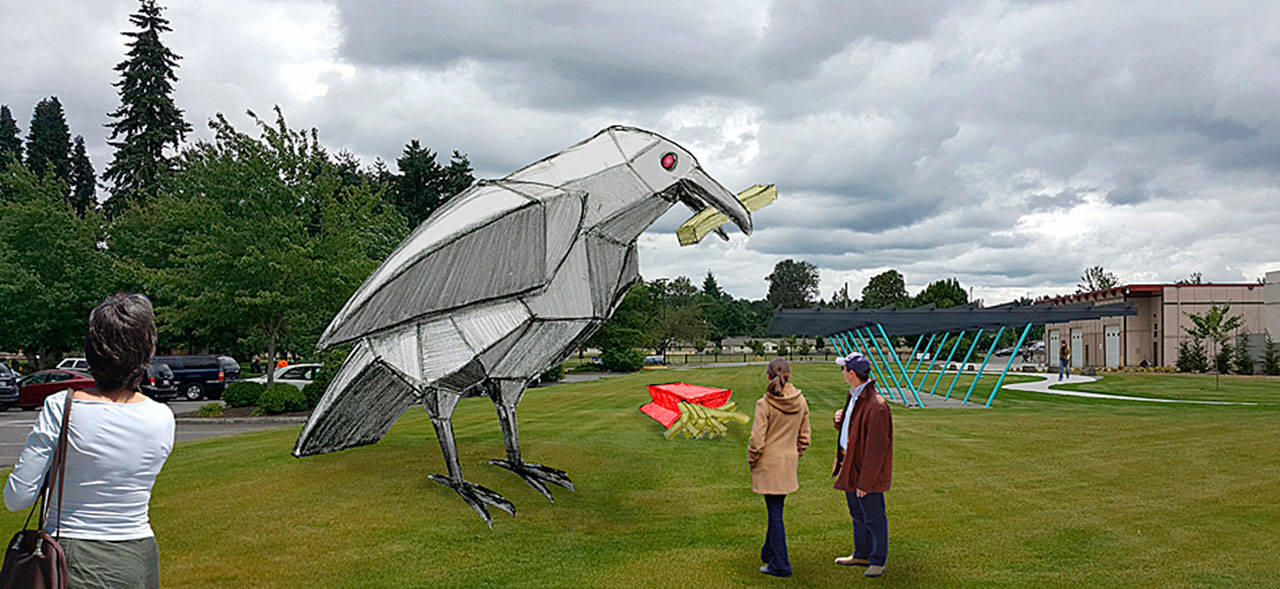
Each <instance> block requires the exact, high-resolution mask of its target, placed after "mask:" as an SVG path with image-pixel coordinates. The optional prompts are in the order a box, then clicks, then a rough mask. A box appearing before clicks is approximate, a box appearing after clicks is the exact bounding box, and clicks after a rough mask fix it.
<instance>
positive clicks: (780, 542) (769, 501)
mask: <svg viewBox="0 0 1280 589" xmlns="http://www.w3.org/2000/svg"><path fill="white" fill-rule="evenodd" d="M786 498H787V496H786V495H765V496H764V505H765V507H767V508H768V509H769V530H768V531H767V532H765V535H764V546H762V547H760V560H762V561H764V563H765V564H767V565H769V570H772V571H773V572H774V573H777V574H779V575H782V576H784V577H789V576H791V561H789V560H787V529H786V528H785V527H783V525H782V502H783V500H785V499H786Z"/></svg>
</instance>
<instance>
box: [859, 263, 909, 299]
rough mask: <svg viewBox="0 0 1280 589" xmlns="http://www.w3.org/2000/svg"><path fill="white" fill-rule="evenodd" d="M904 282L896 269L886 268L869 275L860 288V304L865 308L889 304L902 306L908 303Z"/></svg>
mask: <svg viewBox="0 0 1280 589" xmlns="http://www.w3.org/2000/svg"><path fill="white" fill-rule="evenodd" d="M909 301H910V297H908V296H907V286H906V282H905V281H904V280H903V279H902V274H900V273H898V271H897V270H886V271H884V272H881V273H880V274H877V275H875V276H872V277H871V280H870V281H868V282H867V285H866V286H864V287H863V288H862V306H863V307H864V308H867V309H878V308H880V307H888V306H890V305H897V306H904V305H906V304H908V302H909Z"/></svg>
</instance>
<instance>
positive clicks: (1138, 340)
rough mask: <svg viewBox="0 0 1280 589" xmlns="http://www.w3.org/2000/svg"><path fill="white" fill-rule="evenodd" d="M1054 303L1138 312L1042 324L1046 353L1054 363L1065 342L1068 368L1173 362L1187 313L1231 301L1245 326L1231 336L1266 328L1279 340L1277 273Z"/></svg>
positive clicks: (1121, 289)
mask: <svg viewBox="0 0 1280 589" xmlns="http://www.w3.org/2000/svg"><path fill="white" fill-rule="evenodd" d="M1049 302H1053V303H1083V302H1095V303H1099V304H1104V303H1121V302H1123V303H1131V304H1132V305H1133V306H1134V307H1136V308H1137V310H1138V314H1137V315H1135V316H1128V317H1107V318H1103V319H1093V320H1088V321H1072V322H1069V323H1050V324H1048V325H1045V330H1044V341H1045V346H1046V347H1045V351H1046V353H1047V356H1048V359H1049V362H1050V364H1054V365H1056V363H1057V355H1058V343H1059V342H1060V341H1062V340H1066V341H1067V345H1068V346H1069V347H1070V349H1071V366H1072V367H1084V366H1092V367H1102V366H1141V365H1143V364H1144V363H1145V365H1147V366H1172V365H1173V364H1174V362H1175V361H1177V359H1178V345H1179V344H1180V343H1181V342H1182V341H1184V340H1187V339H1190V337H1189V336H1188V335H1187V332H1186V329H1185V328H1192V327H1194V324H1192V322H1191V319H1190V318H1189V317H1188V314H1190V313H1204V312H1205V311H1208V310H1209V308H1210V307H1212V306H1213V305H1230V306H1231V310H1230V314H1231V315H1239V316H1240V317H1241V318H1242V319H1243V323H1244V327H1242V328H1241V329H1240V330H1239V333H1236V334H1235V335H1237V336H1241V335H1252V334H1263V333H1267V332H1270V334H1271V336H1272V337H1273V338H1276V339H1280V272H1270V273H1268V274H1267V278H1266V284H1258V283H1250V284H1129V285H1125V286H1118V287H1115V288H1111V289H1107V290H1099V291H1094V292H1087V293H1081V294H1075V295H1069V296H1064V297H1058V298H1056V299H1052V300H1051V301H1049Z"/></svg>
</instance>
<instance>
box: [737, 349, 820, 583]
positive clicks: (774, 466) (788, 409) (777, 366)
mask: <svg viewBox="0 0 1280 589" xmlns="http://www.w3.org/2000/svg"><path fill="white" fill-rule="evenodd" d="M765 375H766V376H767V377H768V379H769V385H768V386H767V388H766V389H765V395H764V396H763V397H761V398H760V400H759V401H756V419H755V423H754V424H752V426H751V440H750V442H748V444H747V463H748V464H750V465H751V490H752V491H753V492H756V493H760V494H761V495H764V504H765V508H766V509H767V510H768V512H769V527H768V531H767V532H766V533H765V536H764V546H762V547H761V548H760V560H761V561H763V562H764V563H765V564H764V566H762V567H760V572H762V573H764V574H766V575H774V576H777V577H790V576H791V561H790V560H788V559H787V531H786V528H785V527H784V526H783V524H782V503H783V500H785V499H786V498H787V494H788V493H794V492H796V490H797V489H799V488H800V483H799V480H798V478H797V476H796V468H798V467H799V464H800V457H801V456H803V455H804V451H805V448H808V447H809V404H808V403H806V402H805V400H804V395H802V394H800V391H799V390H798V389H796V388H795V387H794V386H791V365H790V364H788V363H787V361H786V360H784V359H782V358H774V359H773V361H772V362H769V368H768V370H766V371H765Z"/></svg>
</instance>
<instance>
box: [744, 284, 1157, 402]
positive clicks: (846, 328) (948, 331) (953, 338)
mask: <svg viewBox="0 0 1280 589" xmlns="http://www.w3.org/2000/svg"><path fill="white" fill-rule="evenodd" d="M1120 315H1137V310H1136V309H1135V308H1134V306H1133V305H1131V304H1128V303H1118V304H1108V305H1095V304H1093V303H1081V304H1075V305H1050V304H1038V305H1018V304H1014V303H1010V304H1007V305H1000V306H997V307H986V308H982V307H977V306H973V305H968V306H963V307H951V308H947V309H936V308H934V307H932V306H928V307H917V308H914V309H897V308H892V307H890V308H883V309H784V310H780V311H777V312H776V313H774V315H773V319H772V320H771V321H770V322H769V333H770V334H773V335H804V336H811V337H822V338H826V340H827V341H828V342H830V344H831V346H832V347H833V348H835V349H836V350H839V351H840V353H842V354H848V353H850V352H855V351H856V352H860V353H862V355H864V356H866V357H867V359H868V360H871V367H872V372H873V376H874V378H875V379H876V380H877V381H878V382H880V383H881V385H882V386H881V387H880V388H881V390H882V391H883V392H884V393H885V395H886V397H888V398H889V399H893V398H894V394H895V393H896V394H897V399H898V400H899V401H901V402H902V403H903V404H904V405H906V406H908V407H924V403H923V402H922V401H921V398H920V393H922V392H924V393H927V394H931V395H936V394H937V390H938V384H939V383H940V382H942V379H943V377H944V376H945V375H946V373H947V371H948V370H949V369H950V366H951V361H952V360H953V359H954V358H955V355H956V352H957V351H958V350H959V348H960V342H961V340H963V339H964V337H965V335H966V334H968V333H971V332H972V333H974V336H973V341H972V343H970V344H969V346H968V350H967V351H966V352H965V354H964V359H963V360H961V361H960V363H959V364H958V365H957V368H956V373H955V376H953V377H952V378H951V383H950V385H948V386H947V391H946V394H945V395H944V396H943V399H950V398H951V395H952V393H953V391H954V389H955V387H956V383H957V382H959V380H960V375H961V373H963V372H964V367H965V366H966V365H967V364H968V362H969V359H970V357H972V356H973V352H974V349H975V348H976V347H977V345H978V339H979V338H981V337H982V334H983V333H984V332H989V331H992V330H997V331H996V336H995V338H994V339H993V340H992V341H991V345H990V346H989V348H988V349H987V351H986V354H985V355H984V357H983V359H982V366H981V367H980V368H978V370H977V372H976V373H974V378H973V382H971V383H970V384H969V389H968V390H967V391H966V392H965V394H964V398H963V399H961V402H963V403H968V402H969V397H970V396H971V395H972V394H973V389H974V387H975V386H977V384H978V380H979V379H980V378H982V376H983V375H984V371H985V370H986V368H987V363H988V362H989V361H990V360H991V355H992V353H994V352H995V349H996V345H998V343H999V341H1000V337H1001V336H1003V335H1004V332H1005V330H1006V329H1010V328H1012V329H1019V328H1021V330H1020V331H1021V333H1020V334H1019V336H1018V343H1017V344H1016V345H1015V346H1014V350H1013V353H1012V354H1011V355H1010V356H1009V361H1008V362H1006V363H1005V366H1004V370H1002V371H1001V372H1000V377H999V378H998V379H997V380H996V384H995V387H993V388H992V389H991V394H990V395H989V396H988V397H987V402H986V404H985V405H984V406H985V407H990V406H991V403H992V401H994V400H995V398H996V393H998V392H1000V387H1001V385H1003V384H1004V379H1005V376H1006V375H1008V373H1009V368H1011V367H1012V366H1013V359H1014V358H1015V357H1016V356H1017V355H1018V352H1019V351H1020V350H1021V349H1022V344H1023V343H1024V342H1025V341H1026V338H1027V333H1028V332H1030V331H1031V326H1032V325H1043V324H1045V323H1057V322H1064V321H1077V320H1086V319H1099V318H1102V317H1114V316H1120ZM953 333H954V335H953ZM911 335H915V336H917V338H916V343H915V346H914V347H913V348H912V349H911V354H910V355H908V356H907V362H906V364H903V363H902V359H901V358H899V356H898V352H897V350H896V349H895V348H894V346H893V340H892V339H891V336H911ZM926 335H927V336H929V338H928V341H927V342H925V344H924V351H923V353H921V354H917V353H916V352H917V351H919V350H920V344H921V342H924V341H925V336H926ZM939 336H941V338H939ZM935 341H936V342H937V345H936V346H935V345H934V342H935ZM947 342H951V346H950V348H948V347H947ZM944 355H945V357H946V359H945V360H944V361H943V362H942V365H941V370H939V371H938V374H937V376H936V377H935V378H934V380H933V384H932V385H930V384H929V377H930V376H931V375H933V370H934V366H935V365H936V364H937V363H938V360H939V359H940V358H942V357H943V356H944ZM917 357H918V358H919V361H917ZM913 363H914V364H915V365H914V367H912V364H913ZM922 366H923V367H925V371H924V376H922V377H921V378H920V380H919V382H917V381H916V374H917V373H918V372H919V370H920V368H921V367H922ZM908 371H910V372H909V373H908ZM926 386H927V387H928V390H926V389H925V387H926Z"/></svg>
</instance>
